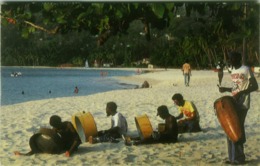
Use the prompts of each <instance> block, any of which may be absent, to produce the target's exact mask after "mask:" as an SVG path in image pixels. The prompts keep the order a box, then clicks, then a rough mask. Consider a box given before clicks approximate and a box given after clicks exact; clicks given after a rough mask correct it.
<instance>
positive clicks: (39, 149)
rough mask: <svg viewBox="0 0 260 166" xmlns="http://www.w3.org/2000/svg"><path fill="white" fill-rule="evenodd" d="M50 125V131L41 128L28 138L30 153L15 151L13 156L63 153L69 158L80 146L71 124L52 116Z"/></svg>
mask: <svg viewBox="0 0 260 166" xmlns="http://www.w3.org/2000/svg"><path fill="white" fill-rule="evenodd" d="M50 125H51V126H52V127H53V128H52V129H49V128H41V129H40V130H39V132H38V133H36V134H34V135H33V136H32V137H31V138H30V141H29V144H30V147H31V151H29V152H28V153H21V152H19V151H15V152H14V154H15V155H25V156H30V155H33V154H37V153H49V154H60V153H62V152H64V151H65V156H67V157H69V156H71V154H72V153H73V152H74V151H76V150H77V148H78V146H79V145H80V144H81V141H80V138H79V136H78V134H77V132H76V130H75V129H74V127H73V125H72V123H71V122H68V121H65V122H62V121H61V118H60V117H59V116H57V115H53V116H51V118H50ZM46 138H48V139H46Z"/></svg>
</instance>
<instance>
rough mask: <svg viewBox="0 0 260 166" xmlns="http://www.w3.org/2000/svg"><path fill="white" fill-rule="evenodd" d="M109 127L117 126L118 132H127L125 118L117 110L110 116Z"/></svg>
mask: <svg viewBox="0 0 260 166" xmlns="http://www.w3.org/2000/svg"><path fill="white" fill-rule="evenodd" d="M111 125H112V126H111V127H119V128H120V130H119V132H120V134H126V133H127V128H128V126H127V121H126V118H125V117H124V116H123V115H122V114H121V113H119V112H117V113H116V114H115V115H114V116H112V118H111Z"/></svg>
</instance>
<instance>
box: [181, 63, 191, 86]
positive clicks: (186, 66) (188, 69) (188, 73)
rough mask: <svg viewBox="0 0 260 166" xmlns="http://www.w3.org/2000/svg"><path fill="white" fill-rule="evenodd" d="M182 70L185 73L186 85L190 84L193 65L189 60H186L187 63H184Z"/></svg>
mask: <svg viewBox="0 0 260 166" xmlns="http://www.w3.org/2000/svg"><path fill="white" fill-rule="evenodd" d="M182 72H183V75H184V84H185V86H189V84H190V76H191V67H190V64H189V63H188V60H186V61H185V63H184V64H183V65H182Z"/></svg>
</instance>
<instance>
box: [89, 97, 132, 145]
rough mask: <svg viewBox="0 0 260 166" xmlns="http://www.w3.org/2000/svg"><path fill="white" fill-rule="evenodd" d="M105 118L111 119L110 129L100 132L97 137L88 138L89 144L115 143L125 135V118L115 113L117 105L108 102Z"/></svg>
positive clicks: (126, 128) (126, 126)
mask: <svg viewBox="0 0 260 166" xmlns="http://www.w3.org/2000/svg"><path fill="white" fill-rule="evenodd" d="M106 113H107V117H109V116H112V118H111V128H110V129H108V130H101V131H99V132H98V137H95V138H93V137H92V136H90V137H89V143H91V144H93V143H98V142H113V143H117V142H118V141H117V140H116V139H117V138H122V135H126V133H127V130H128V125H127V121H126V118H125V117H124V116H123V115H122V114H121V113H119V112H117V105H116V103H115V102H108V103H107V106H106Z"/></svg>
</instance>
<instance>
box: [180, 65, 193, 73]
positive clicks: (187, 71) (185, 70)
mask: <svg viewBox="0 0 260 166" xmlns="http://www.w3.org/2000/svg"><path fill="white" fill-rule="evenodd" d="M182 70H183V73H184V74H188V73H190V70H191V68H190V64H188V63H184V64H183V65H182Z"/></svg>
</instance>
